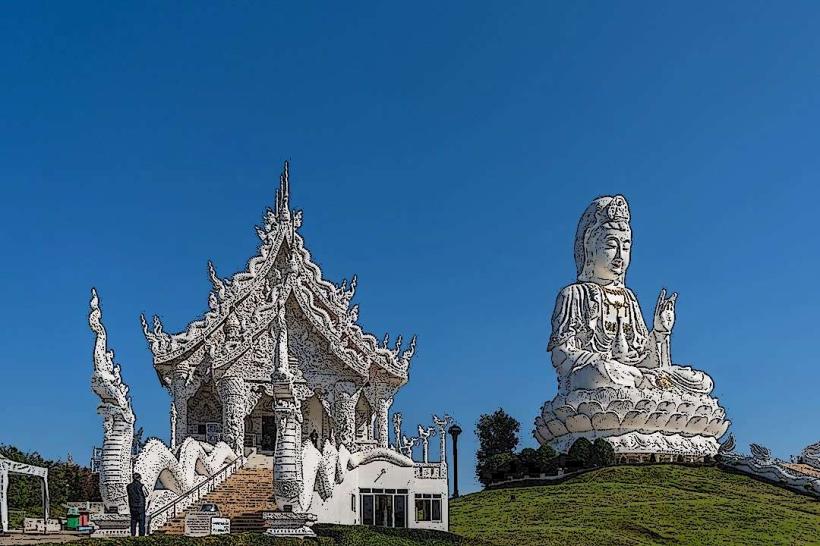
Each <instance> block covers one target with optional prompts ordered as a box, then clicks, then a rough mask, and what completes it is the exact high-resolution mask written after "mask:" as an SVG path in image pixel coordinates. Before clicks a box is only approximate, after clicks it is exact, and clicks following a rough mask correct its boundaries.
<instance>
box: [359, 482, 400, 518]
mask: <svg viewBox="0 0 820 546" xmlns="http://www.w3.org/2000/svg"><path fill="white" fill-rule="evenodd" d="M359 497H360V498H361V511H360V512H361V515H362V524H363V525H376V526H379V527H407V490H406V489H399V490H398V491H397V490H395V489H387V490H385V489H369V488H368V489H359Z"/></svg>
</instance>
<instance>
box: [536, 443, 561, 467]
mask: <svg viewBox="0 0 820 546" xmlns="http://www.w3.org/2000/svg"><path fill="white" fill-rule="evenodd" d="M536 453H537V455H538V471H539V472H541V473H544V474H554V473H555V472H556V471H557V470H558V454H557V453H556V452H555V450H554V449H552V447H551V446H550V445H549V444H544V445H542V446H541V447H539V448H538V449H537V450H536Z"/></svg>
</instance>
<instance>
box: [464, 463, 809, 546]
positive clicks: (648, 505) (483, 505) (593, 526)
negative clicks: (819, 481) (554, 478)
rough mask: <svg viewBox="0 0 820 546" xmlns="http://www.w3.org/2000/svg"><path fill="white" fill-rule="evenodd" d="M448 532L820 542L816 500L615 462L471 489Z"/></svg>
mask: <svg viewBox="0 0 820 546" xmlns="http://www.w3.org/2000/svg"><path fill="white" fill-rule="evenodd" d="M450 531H451V532H453V533H457V534H459V535H462V536H465V537H469V538H476V539H483V540H486V541H489V542H492V543H495V544H499V545H508V544H516V545H517V544H621V545H626V544H744V545H753V544H790V545H791V544H820V502H818V501H817V500H814V499H812V498H810V497H806V496H802V495H797V494H794V493H791V492H789V491H787V490H785V489H781V488H779V487H775V486H773V485H769V484H766V483H762V482H759V481H756V480H753V479H751V478H748V477H746V476H742V475H737V474H730V473H727V472H724V471H721V470H719V469H717V468H714V467H702V468H694V467H684V466H674V465H653V466H620V467H613V468H606V469H602V470H598V471H595V472H591V473H588V474H584V475H582V476H579V477H577V478H574V479H572V480H569V481H566V482H564V483H562V484H557V485H550V486H538V487H527V488H518V489H501V490H496V491H485V492H481V493H473V494H471V495H467V496H464V497H462V498H460V499H457V500H455V501H453V502H452V503H451V504H450Z"/></svg>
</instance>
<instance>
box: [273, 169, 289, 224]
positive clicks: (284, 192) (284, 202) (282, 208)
mask: <svg viewBox="0 0 820 546" xmlns="http://www.w3.org/2000/svg"><path fill="white" fill-rule="evenodd" d="M289 168H290V165H289V162H288V161H285V166H284V169H283V170H282V174H281V175H280V176H279V189H278V190H276V215H277V216H278V218H279V220H280V221H281V222H290V180H289V175H288V170H289Z"/></svg>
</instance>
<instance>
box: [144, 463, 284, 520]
mask: <svg viewBox="0 0 820 546" xmlns="http://www.w3.org/2000/svg"><path fill="white" fill-rule="evenodd" d="M207 502H212V503H214V504H216V505H217V506H218V507H219V510H220V512H221V513H222V515H223V516H225V517H228V518H230V519H231V531H232V532H237V533H238V532H243V531H264V530H265V528H266V525H265V520H264V519H263V516H262V514H263V512H271V511H274V510H276V502H275V500H274V497H273V470H272V469H270V468H247V467H246V468H242V469H240V470H238V471H237V472H236V473H235V474H233V475H232V476H231V477H230V478H228V479H227V480H225V481H224V482H222V483H221V484H220V485H219V486H218V487H217V488H216V489H215V490H213V491H212V492H210V493H208V494H207V495H205V496H204V497H203V498H202V499H201V500H199V501H198V502H196V503H194V504H193V505H191V507H189V508H188V510H186V511H185V512H183V513H182V514H179V515H178V516H177V517H175V518H174V519H172V520H170V521H168V522H167V523H166V524H165V525H163V526H162V527H161V528H160V529H159V530H157V531H156V532H157V533H159V534H169V535H181V534H183V533H184V532H185V515H186V514H187V513H188V512H190V511H192V510H197V509H198V508H199V506H200V505H202V504H204V503H207Z"/></svg>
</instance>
